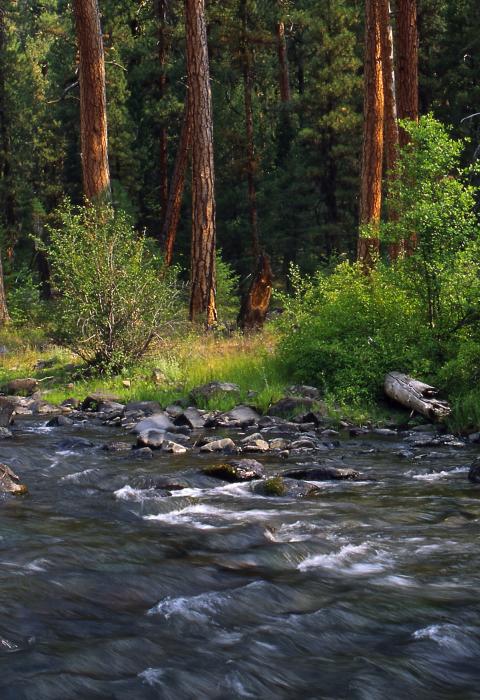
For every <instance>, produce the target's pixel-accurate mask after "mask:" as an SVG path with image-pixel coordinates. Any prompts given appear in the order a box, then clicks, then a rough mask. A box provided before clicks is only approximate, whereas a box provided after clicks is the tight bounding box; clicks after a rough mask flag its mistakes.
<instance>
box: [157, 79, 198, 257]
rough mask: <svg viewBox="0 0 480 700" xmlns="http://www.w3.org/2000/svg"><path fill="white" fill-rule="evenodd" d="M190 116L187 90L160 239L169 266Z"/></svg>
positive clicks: (178, 216) (187, 156)
mask: <svg viewBox="0 0 480 700" xmlns="http://www.w3.org/2000/svg"><path fill="white" fill-rule="evenodd" d="M192 126H193V124H192V114H191V109H190V97H189V90H188V89H187V94H186V95H185V106H184V109H183V117H182V129H181V132H180V140H179V142H178V148H177V155H176V157H175V164H174V166H173V173H172V178H171V181H170V191H169V195H168V203H167V209H166V212H165V221H164V223H163V235H162V239H163V240H164V241H165V264H166V265H168V266H170V265H171V264H172V261H173V250H174V247H175V238H176V236H177V229H178V222H179V221H180V212H181V209H182V197H183V190H184V187H185V175H186V172H187V165H188V158H189V153H190V149H191V145H192Z"/></svg>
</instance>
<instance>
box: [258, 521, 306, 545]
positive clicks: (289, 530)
mask: <svg viewBox="0 0 480 700" xmlns="http://www.w3.org/2000/svg"><path fill="white" fill-rule="evenodd" d="M318 529H319V528H318V526H317V525H312V524H311V523H306V522H302V521H301V520H297V521H296V522H294V523H289V524H284V525H281V526H280V527H279V528H278V530H273V531H272V530H265V537H266V538H267V539H268V540H270V541H271V542H305V541H306V540H311V539H312V537H313V535H314V533H315V532H316V531H317V530H318Z"/></svg>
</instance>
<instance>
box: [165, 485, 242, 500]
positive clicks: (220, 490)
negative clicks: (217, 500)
mask: <svg viewBox="0 0 480 700" xmlns="http://www.w3.org/2000/svg"><path fill="white" fill-rule="evenodd" d="M167 489H168V487H167ZM246 495H248V496H253V495H254V494H252V493H251V492H250V488H249V484H248V483H237V484H225V485H223V486H215V487H213V488H207V489H201V488H194V487H187V488H184V489H178V491H172V493H171V497H172V498H175V497H177V498H178V497H179V496H181V497H184V496H192V497H199V496H202V497H203V496H232V497H239V496H240V497H244V496H246Z"/></svg>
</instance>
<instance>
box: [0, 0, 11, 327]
mask: <svg viewBox="0 0 480 700" xmlns="http://www.w3.org/2000/svg"><path fill="white" fill-rule="evenodd" d="M6 43H7V37H6V28H5V9H4V8H3V7H2V8H0V149H1V151H0V178H1V184H0V187H1V195H2V196H1V205H2V210H3V211H2V212H1V218H3V220H4V223H5V228H6V229H8V227H9V225H11V224H12V223H13V217H14V209H13V200H12V196H11V193H10V187H11V183H10V142H9V127H8V118H7V106H6V99H5V97H6V94H5V93H6V91H5V77H6V61H5V52H6ZM9 320H10V317H9V315H8V308H7V299H6V296H5V286H4V281H3V266H2V255H1V253H0V326H3V325H4V324H5V323H6V322H7V321H9Z"/></svg>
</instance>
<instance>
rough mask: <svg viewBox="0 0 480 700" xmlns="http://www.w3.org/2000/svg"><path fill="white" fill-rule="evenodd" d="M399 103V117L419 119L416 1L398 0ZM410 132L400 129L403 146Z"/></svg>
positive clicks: (397, 57) (396, 42)
mask: <svg viewBox="0 0 480 700" xmlns="http://www.w3.org/2000/svg"><path fill="white" fill-rule="evenodd" d="M395 39H396V41H395V44H396V46H395V48H396V54H397V56H396V59H397V106H398V117H399V119H412V120H413V121H418V29H417V0H397V31H396V35H395ZM407 143H408V134H407V133H406V131H405V130H404V129H400V146H405V145H406V144H407Z"/></svg>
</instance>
